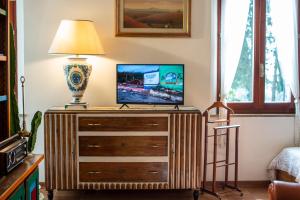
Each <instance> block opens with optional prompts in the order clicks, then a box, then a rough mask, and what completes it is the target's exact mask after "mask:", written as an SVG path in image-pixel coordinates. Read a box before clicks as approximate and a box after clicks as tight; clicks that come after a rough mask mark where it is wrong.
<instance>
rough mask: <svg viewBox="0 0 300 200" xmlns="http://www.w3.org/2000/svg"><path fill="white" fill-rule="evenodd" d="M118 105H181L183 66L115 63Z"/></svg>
mask: <svg viewBox="0 0 300 200" xmlns="http://www.w3.org/2000/svg"><path fill="white" fill-rule="evenodd" d="M117 103H118V104H165V105H183V104H184V65H182V64H172V65H169V64H168V65H166V64H162V65H159V64H153V65H152V64H151V65H150V64H143V65H137V64H135V65H131V64H119V65H117Z"/></svg>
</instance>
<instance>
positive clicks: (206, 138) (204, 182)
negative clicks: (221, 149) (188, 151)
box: [202, 124, 208, 189]
mask: <svg viewBox="0 0 300 200" xmlns="http://www.w3.org/2000/svg"><path fill="white" fill-rule="evenodd" d="M207 132H208V126H207V124H206V125H205V136H204V162H203V163H204V167H203V182H202V189H205V188H206V172H207V146H208V137H207Z"/></svg>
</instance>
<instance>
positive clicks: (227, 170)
mask: <svg viewBox="0 0 300 200" xmlns="http://www.w3.org/2000/svg"><path fill="white" fill-rule="evenodd" d="M229 142H230V133H229V130H226V158H225V164H226V166H225V186H226V185H228V173H229V165H228V164H229Z"/></svg>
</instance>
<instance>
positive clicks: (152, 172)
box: [149, 171, 159, 174]
mask: <svg viewBox="0 0 300 200" xmlns="http://www.w3.org/2000/svg"><path fill="white" fill-rule="evenodd" d="M149 173H150V174H159V172H158V171H149Z"/></svg>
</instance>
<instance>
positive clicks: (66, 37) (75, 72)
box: [48, 20, 104, 108]
mask: <svg viewBox="0 0 300 200" xmlns="http://www.w3.org/2000/svg"><path fill="white" fill-rule="evenodd" d="M48 53H49V54H65V55H74V57H70V58H68V59H69V62H68V63H67V64H66V65H65V66H64V72H65V76H66V79H67V84H68V87H69V90H70V91H71V93H72V97H73V99H72V101H71V102H70V103H69V104H66V105H65V108H67V107H68V106H83V107H84V108H87V103H86V102H82V101H81V99H82V96H83V94H84V91H85V89H86V87H87V84H88V80H89V76H90V74H91V72H92V65H90V64H88V63H87V58H85V57H79V56H80V55H102V54H104V50H103V47H102V44H101V41H100V39H99V37H98V34H97V31H96V29H95V26H94V23H93V22H92V21H89V20H62V21H61V23H60V25H59V28H58V30H57V32H56V35H55V37H54V39H53V41H52V44H51V47H50V49H49V52H48Z"/></svg>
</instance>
